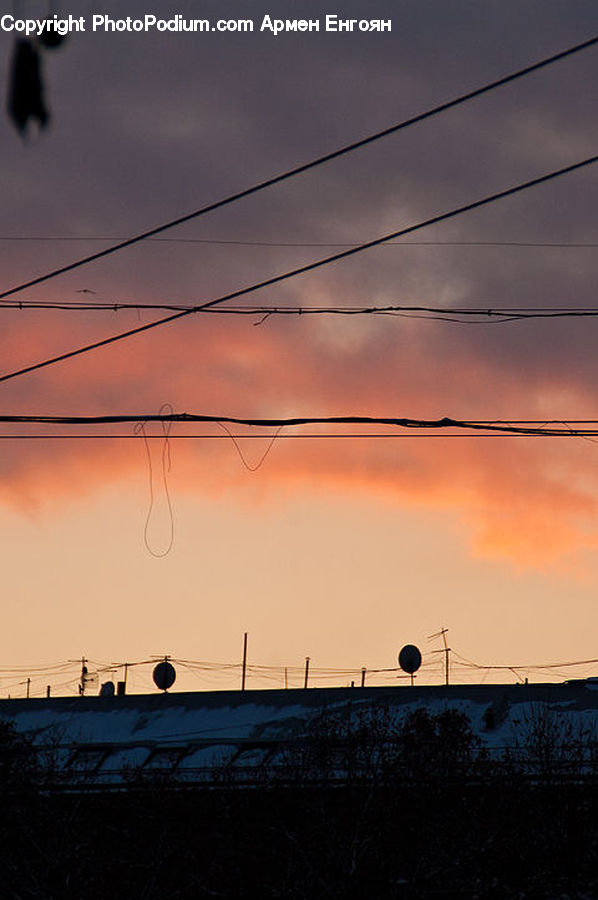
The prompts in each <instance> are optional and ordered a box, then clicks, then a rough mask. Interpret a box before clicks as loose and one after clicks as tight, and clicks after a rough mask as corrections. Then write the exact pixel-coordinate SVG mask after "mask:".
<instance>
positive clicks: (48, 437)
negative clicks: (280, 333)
mask: <svg viewBox="0 0 598 900" xmlns="http://www.w3.org/2000/svg"><path fill="white" fill-rule="evenodd" d="M542 434H543V436H544V437H546V438H551V437H572V436H574V435H572V434H571V432H563V433H559V434H558V435H554V434H546V433H545V432H543V433H542ZM533 436H534V435H528V434H517V433H514V434H513V433H510V432H505V433H499V434H494V433H490V434H487V433H486V432H478V431H476V432H461V433H459V434H430V433H429V432H428V433H425V434H420V433H418V432H414V433H412V434H397V433H394V434H386V433H385V434H381V433H378V432H369V431H368V432H360V433H350V432H342V433H341V434H329V433H326V434H320V433H316V434H313V433H308V434H278V435H276V441H293V440H294V441H301V440H321V441H333V440H368V441H369V440H408V441H413V440H418V439H422V438H425V439H426V440H432V439H433V438H437V439H438V440H441V441H446V440H449V439H452V438H455V439H458V440H463V439H471V438H476V439H480V438H487V439H494V438H496V439H500V440H502V439H504V438H526V437H533ZM233 437H235V438H236V439H237V440H242V441H251V440H256V441H264V440H268V438H269V437H270V435H263V434H235V435H233ZM146 439H147V440H148V441H151V440H156V441H164V435H163V434H146ZM230 439H231V436H230V435H226V434H169V435H168V440H169V441H177V440H179V441H230ZM52 440H53V441H100V440H105V441H127V440H135V441H137V440H139V436H138V435H136V434H97V433H96V434H21V433H19V434H0V441H52Z"/></svg>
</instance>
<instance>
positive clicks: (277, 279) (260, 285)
mask: <svg viewBox="0 0 598 900" xmlns="http://www.w3.org/2000/svg"><path fill="white" fill-rule="evenodd" d="M596 162H598V156H591V157H588V158H587V159H584V160H580V161H579V162H576V163H572V164H571V165H568V166H564V167H563V168H561V169H555V170H553V171H552V172H548V173H547V174H546V175H541V176H539V177H537V178H533V179H531V180H530V181H525V182H521V183H520V184H517V185H513V186H512V187H510V188H507V189H505V190H502V191H498V192H497V193H494V194H489V195H488V196H486V197H483V198H481V199H480V200H475V201H473V202H471V203H466V204H465V205H463V206H459V207H456V208H454V209H452V210H449V211H447V212H444V213H440V214H438V215H435V216H432V217H431V218H429V219H425V220H424V221H422V222H418V223H417V224H415V225H410V226H408V227H406V228H401V229H399V230H398V231H394V232H392V233H390V234H386V235H384V236H383V237H379V238H376V239H374V240H372V241H367V242H366V243H364V244H360V245H359V246H357V247H352V248H351V249H349V250H343V251H342V252H340V253H335V254H333V255H332V256H327V257H325V258H324V259H320V260H316V261H315V262H312V263H308V264H307V265H304V266H300V267H299V268H297V269H291V271H289V272H284V273H283V274H281V275H275V276H272V277H271V278H267V279H265V280H264V281H260V282H257V283H256V284H252V285H249V286H247V287H244V288H240V289H239V290H236V291H231V292H229V293H227V294H224V295H222V296H220V297H216V298H215V299H213V300H208V301H207V302H205V303H201V304H198V305H197V306H196V307H193V308H191V309H186V310H183V311H180V312H175V313H172V314H171V315H169V316H164V317H162V318H160V319H155V320H154V321H152V322H147V323H146V324H145V325H140V326H138V327H137V328H132V329H129V330H128V331H123V332H120V333H119V334H115V335H112V336H111V337H108V338H104V339H103V340H101V341H94V342H93V343H91V344H86V345H84V346H83V347H78V348H77V349H75V350H70V351H68V352H66V353H61V354H59V355H58V356H53V357H50V358H49V359H45V360H42V361H40V362H37V363H33V364H32V365H29V366H25V367H24V368H21V369H17V370H15V371H13V372H8V373H6V374H4V375H0V382H4V381H9V380H11V379H13V378H17V377H19V376H21V375H26V374H28V373H29V372H34V371H37V370H39V369H43V368H46V367H47V366H51V365H55V364H56V363H59V362H63V361H64V360H66V359H72V358H73V357H75V356H80V355H82V354H84V353H89V352H90V351H92V350H97V349H99V348H100V347H106V346H108V345H109V344H114V343H116V342H117V341H121V340H124V339H126V338H130V337H133V336H134V335H137V334H141V333H143V332H145V331H149V330H151V329H153V328H158V327H160V326H162V325H166V324H167V323H169V322H174V321H176V320H178V319H181V318H183V317H185V316H188V315H192V314H193V313H195V312H197V311H198V310H200V309H207V308H208V307H210V306H216V305H217V304H220V303H224V302H225V301H226V300H234V299H236V298H237V297H242V296H245V295H246V294H250V293H253V292H255V291H259V290H262V289H264V288H266V287H270V286H272V285H275V284H280V283H281V282H283V281H288V280H289V279H291V278H296V277H297V276H298V275H303V274H305V273H306V272H313V271H315V270H316V269H319V268H321V267H323V266H327V265H330V264H331V263H333V262H338V261H340V260H341V259H347V258H348V257H350V256H355V255H356V254H358V253H362V252H364V251H365V250H370V249H372V248H373V247H377V246H379V245H380V244H382V243H384V242H385V241H388V240H389V239H390V238H393V237H401V236H403V235H405V234H411V233H412V232H414V231H419V230H421V229H423V228H427V227H429V226H430V225H435V224H438V223H439V222H445V221H447V220H448V219H452V218H454V217H456V216H459V215H461V214H463V213H465V212H470V211H471V210H474V209H480V208H481V207H484V206H487V205H488V204H490V203H494V202H496V201H497V200H502V199H504V198H505V197H511V196H513V195H514V194H517V193H520V192H522V191H525V190H528V189H529V188H532V187H536V186H537V185H540V184H545V183H547V182H548V181H552V180H554V179H555V178H559V177H561V176H563V175H567V174H570V173H572V172H575V171H579V170H580V169H583V168H585V167H586V166H589V165H593V164H594V163H596ZM3 296H7V295H6V294H3V295H2V294H0V298H1V297H3Z"/></svg>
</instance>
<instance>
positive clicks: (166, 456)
mask: <svg viewBox="0 0 598 900" xmlns="http://www.w3.org/2000/svg"><path fill="white" fill-rule="evenodd" d="M166 411H168V415H174V409H173V407H172V405H171V404H170V403H163V404H162V406H161V407H160V412H159V415H160V416H162V415H165V414H166ZM161 425H162V432H163V439H164V443H163V444H162V454H161V462H162V485H163V489H164V497H165V499H166V505H167V509H168V522H169V537H168V543H167V545H166V547H165V548H164V549H163V550H155V549H154V548H153V547H152V546H151V543H150V538H149V528H150V523H151V519H152V514H153V511H154V502H155V498H154V471H153V466H152V455H151V452H150V447H149V441H148V439H147V434H146V430H145V423H144V422H137V423H136V425H135V427H134V429H133V430H134V433H135V434H136V435H139V434H141V435H142V437H143V443H144V446H145V452H146V456H147V464H148V480H149V504H148V509H147V514H146V517H145V524H144V528H143V542H144V544H145V547H146V550H147V552H148V553H149V554H150V555H151V556H153V557H154V558H156V559H162V558H163V557H165V556H168V554H169V553H170V551H171V550H172V547H173V545H174V514H173V509H172V503H171V500H170V490H169V487H168V475H167V473H168V472H170V470H171V467H172V458H171V454H170V441H169V435H170V429H171V428H172V421H170V420H168V419H163V420H162V421H161Z"/></svg>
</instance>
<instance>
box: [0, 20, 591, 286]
mask: <svg viewBox="0 0 598 900" xmlns="http://www.w3.org/2000/svg"><path fill="white" fill-rule="evenodd" d="M596 43H598V36H597V37H593V38H590V39H589V40H587V41H583V42H582V43H581V44H575V45H574V46H572V47H568V48H567V49H566V50H562V51H561V52H560V53H556V54H554V55H553V56H549V57H546V58H545V59H543V60H540V61H539V62H537V63H533V64H532V65H529V66H526V67H525V68H523V69H518V70H517V71H516V72H512V73H511V74H509V75H505V76H504V77H502V78H499V79H497V80H496V81H492V82H489V83H488V84H485V85H483V86H482V87H479V88H476V89H475V90H473V91H469V92H467V93H465V94H461V95H460V96H458V97H455V98H454V99H452V100H449V101H447V102H445V103H442V104H440V105H439V106H435V107H433V108H432V109H428V110H426V111H425V112H423V113H419V114H418V115H416V116H412V117H411V118H409V119H405V120H403V121H402V122H399V123H397V124H395V125H391V126H390V127H389V128H385V129H383V130H382V131H378V132H376V133H375V134H371V135H369V136H368V137H365V138H362V139H361V140H358V141H354V142H353V143H351V144H347V145H346V146H344V147H341V148H340V149H338V150H334V151H333V152H332V153H327V154H325V155H324V156H320V157H318V158H317V159H315V160H312V161H311V162H308V163H304V164H303V165H301V166H297V167H296V168H294V169H288V170H287V171H286V172H283V173H282V174H280V175H276V176H275V177H273V178H269V179H267V180H266V181H262V182H259V183H258V184H256V185H253V186H252V187H250V188H246V189H245V190H243V191H239V192H238V193H236V194H231V195H229V196H228V197H225V198H224V199H221V200H218V201H217V202H215V203H211V204H209V205H208V206H203V207H201V208H199V209H196V210H194V211H193V212H190V213H187V214H186V215H184V216H179V217H178V218H176V219H172V220H171V221H170V222H166V223H165V224H163V225H159V226H157V227H156V228H151V229H149V230H148V231H144V232H142V233H140V234H138V235H136V236H135V237H131V238H128V239H127V240H124V241H120V242H119V243H118V244H114V245H113V246H111V247H106V249H104V250H100V251H98V252H97V253H92V254H90V255H89V256H86V257H83V258H82V259H79V260H76V261H75V262H72V263H69V264H68V265H66V266H61V267H60V268H58V269H54V270H53V271H52V272H47V273H46V274H45V275H40V276H38V277H37V278H33V279H31V280H30V281H27V282H24V283H22V284H20V285H17V286H16V287H13V288H10V289H9V290H7V291H4V293H0V299H2V298H4V297H8V296H10V295H11V294H15V293H17V292H18V291H21V290H24V289H25V288H28V287H33V286H34V285H36V284H41V283H42V282H44V281H48V280H49V279H50V278H55V277H56V276H57V275H62V274H64V273H65V272H70V271H72V270H73V269H77V268H80V267H81V266H84V265H87V264H88V263H90V262H93V261H94V260H96V259H101V258H103V257H105V256H108V255H109V254H111V253H116V252H117V251H118V250H123V249H124V248H125V247H130V246H132V245H133V244H137V243H139V242H140V241H144V240H147V239H148V238H150V237H153V236H154V235H157V234H160V233H162V232H164V231H167V230H168V229H170V228H174V227H175V226H177V225H182V224H183V223H184V222H189V221H191V220H192V219H196V218H198V217H199V216H202V215H205V214H206V213H209V212H212V211H214V210H216V209H220V208H221V207H223V206H227V205H228V204H231V203H234V202H236V201H237V200H241V199H242V198H243V197H248V196H250V195H251V194H255V193H257V192H258V191H263V190H265V189H266V188H268V187H272V186H273V185H275V184H279V183H280V182H282V181H286V180H288V179H289V178H293V177H294V176H295V175H300V174H302V173H303V172H307V171H308V170H310V169H314V168H316V166H321V165H323V164H324V163H327V162H331V161H332V160H333V159H338V158H339V157H341V156H344V155H346V154H348V153H351V152H353V151H354V150H357V149H359V148H360V147H365V146H367V145H368V144H372V143H374V141H378V140H380V139H381V138H384V137H387V136H388V135H391V134H394V133H396V132H397V131H400V130H402V129H405V128H408V127H409V126H411V125H415V124H416V123H418V122H423V121H424V120H426V119H430V118H432V117H433V116H436V115H439V114H440V113H442V112H445V111H446V110H448V109H452V108H453V107H455V106H459V105H460V104H462V103H466V102H467V101H469V100H473V99H474V98H475V97H479V96H481V95H482V94H486V93H488V92H489V91H492V90H494V89H495V88H498V87H502V86H504V85H506V84H509V83H511V82H513V81H516V80H517V79H519V78H523V77H524V76H526V75H530V74H531V73H532V72H537V71H538V70H539V69H542V68H545V67H547V66H549V65H551V64H552V63H555V62H558V61H560V60H562V59H565V58H566V57H569V56H572V55H573V54H575V53H579V52H580V51H582V50H586V49H588V48H589V47H591V46H593V45H594V44H596Z"/></svg>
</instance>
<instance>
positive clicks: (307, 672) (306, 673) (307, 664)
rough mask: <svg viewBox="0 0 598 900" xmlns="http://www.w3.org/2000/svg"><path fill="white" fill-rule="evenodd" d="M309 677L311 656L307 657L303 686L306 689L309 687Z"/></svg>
mask: <svg viewBox="0 0 598 900" xmlns="http://www.w3.org/2000/svg"><path fill="white" fill-rule="evenodd" d="M308 675H309V656H306V657H305V682H304V684H303V687H304V688H306V687H307V676H308Z"/></svg>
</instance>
